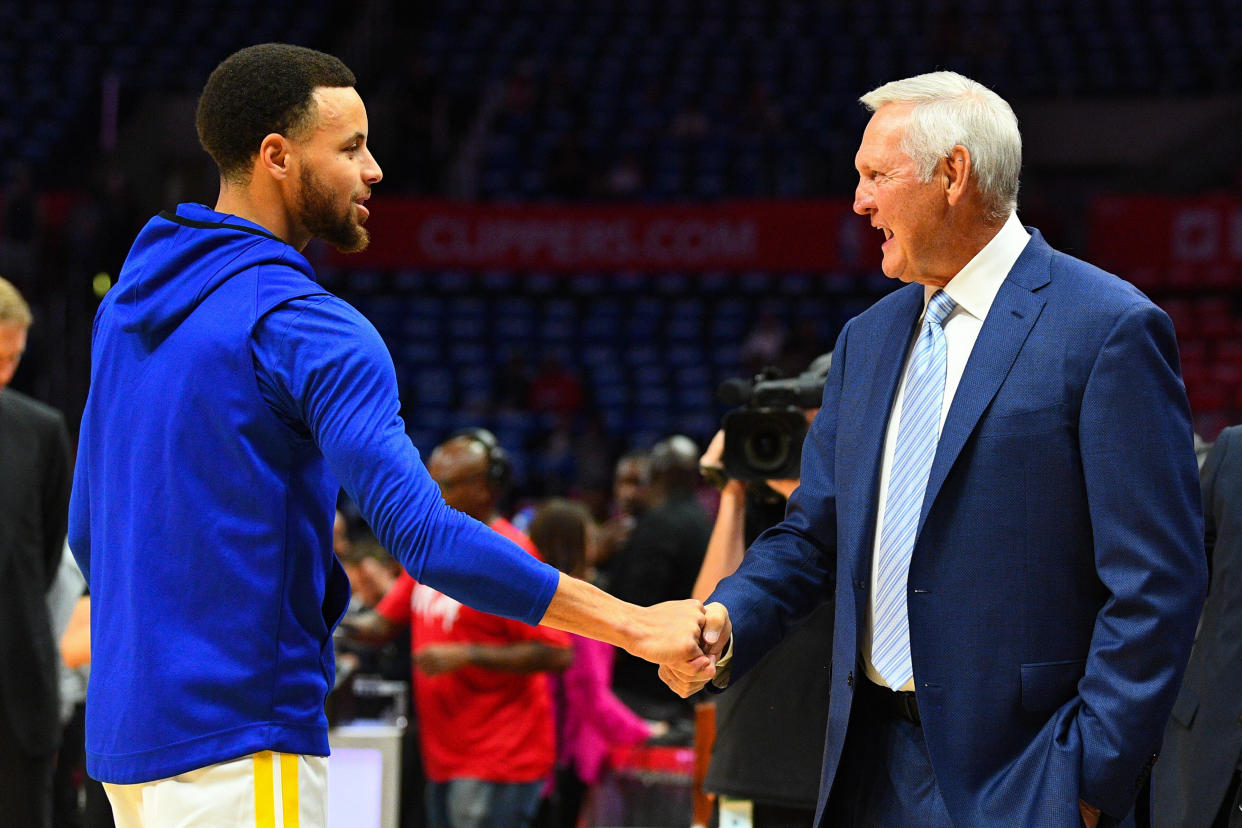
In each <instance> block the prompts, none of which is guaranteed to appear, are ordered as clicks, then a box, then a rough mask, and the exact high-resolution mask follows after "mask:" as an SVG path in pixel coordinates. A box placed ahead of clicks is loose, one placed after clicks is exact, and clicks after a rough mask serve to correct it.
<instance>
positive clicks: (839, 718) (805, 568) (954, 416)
mask: <svg viewBox="0 0 1242 828" xmlns="http://www.w3.org/2000/svg"><path fill="white" fill-rule="evenodd" d="M862 103H863V104H864V105H865V106H866V107H868V109H870V110H871V111H872V112H873V113H874V114H873V115H872V118H871V121H870V122H869V123H868V125H867V128H866V131H865V132H864V134H863V138H862V143H861V146H860V147H859V150H858V153H857V155H856V157H855V166H856V167H857V169H858V175H859V181H858V187H857V190H856V193H855V201H854V210H855V212H857V213H859V214H861V215H864V216H867V217H868V218H869V219H870V221H871V224H872V226H874V227H875V228H876V229H877V230H879V231H881V232H882V233H883V242H882V244H883V265H882V266H883V270H884V273H885V275H887V276H888V277H890V278H893V279H898V280H900V281H903V282H908V283H910V284H909V285H908V286H906V287H904V288H901V289H899V290H897V291H895V292H893V293H892V294H890V295H889V296H887V297H885V298H884V299H882V300H881V301H879V302H878V303H876V305H875V306H873V307H872V308H870V309H869V310H867V311H866V312H865V313H863V314H861V315H859V316H858V317H857V318H855V319H853V320H851V321H850V322H849V323H848V324H847V325H846V326H845V328H844V329H843V330H842V332H841V335H840V338H839V339H838V341H837V345H836V349H835V352H834V353H835V357H834V359H833V363H832V369H831V371H830V373H829V375H828V380H827V384H826V387H825V390H824V402H823V408H822V409H821V410H820V413H819V416H818V417H817V418H816V419H815V423H814V425H813V426H812V428H811V431H810V434H809V435H808V437H807V441H806V445H805V448H804V453H803V459H802V485H801V487H800V488H799V489H798V490H797V491H796V492H795V493H794V495H793V497H792V498H791V499H790V501H789V507H788V512H787V514H786V518H785V521H784V522H783V523H782V524H780V525H779V526H777V527H774V528H773V529H771V530H769V531H768V532H767V533H766V534H764V535H763V536H762V537H761V538H760V539H759V540H757V541H756V542H755V544H754V546H753V547H752V549H751V550H750V551H749V552H748V554H747V555H746V558H745V561H744V563H743V564H742V566H741V567H740V568H739V570H738V571H737V573H736V574H735V575H734V576H732V577H730V578H727V579H725V580H724V581H722V582H721V584H720V586H719V587H718V588H717V590H716V592H715V593H714V594H713V596H712V597H711V598H710V599H709V601H710V602H712V603H710V604H709V606H708V619H709V623H708V626H707V627H706V628H705V633H704V639H705V641H706V642H707V643H709V644H710V645H711V650H712V652H713V653H718V654H719V655H720V659H719V663H717V664H715V665H714V666H712V667H709V668H705V669H703V670H701V671H699V672H697V673H689V672H678V671H675V670H672V669H670V668H667V667H665V668H661V675H662V676H663V677H664V679H665V681H666V682H668V683H669V685H670V686H671V687H673V689H674V690H676V691H677V692H679V693H681V694H683V695H684V694H688V693H691V692H694V691H695V690H697V689H698V688H700V687H702V686H703V685H704V684H705V683H706V682H708V681H711V682H712V683H713V684H714V685H716V686H717V687H720V686H725V685H727V683H728V681H729V680H730V679H731V678H736V677H737V676H739V675H740V674H742V673H744V672H745V671H746V670H747V669H748V668H750V667H751V666H753V665H754V664H755V663H756V662H757V661H758V660H759V659H760V658H761V657H762V656H763V654H764V653H765V652H767V651H768V650H769V649H770V648H771V647H772V646H773V645H774V643H775V642H777V641H778V640H780V638H781V637H782V636H783V635H784V634H785V633H786V632H787V631H788V630H789V629H790V628H791V627H792V626H793V625H794V624H795V623H797V622H798V620H799V619H801V618H802V617H803V616H805V615H806V614H807V613H808V612H809V611H810V610H811V609H812V608H813V607H814V606H815V605H816V604H817V603H818V602H819V601H820V600H821V599H822V598H823V597H824V596H825V595H828V594H833V593H834V592H835V597H836V631H835V641H834V647H833V691H832V697H831V700H830V712H829V723H828V734H827V744H826V746H825V749H824V764H823V776H822V781H821V788H820V796H819V807H818V813H817V817H816V818H817V821H818V822H819V824H828V825H852V826H884V828H900V826H932V827H935V828H938V826H958V828H962V827H963V826H1002V825H1003V826H1066V828H1071V826H1077V825H1082V824H1085V825H1088V826H1094V825H1096V824H1097V823H1098V824H1104V825H1115V824H1130V823H1131V822H1132V821H1133V816H1132V809H1133V805H1134V801H1135V797H1136V794H1137V792H1138V791H1139V789H1140V788H1141V787H1142V785H1143V783H1144V781H1145V779H1146V776H1147V774H1148V772H1149V770H1150V767H1151V765H1152V763H1153V762H1154V759H1155V754H1156V753H1157V750H1158V748H1159V745H1160V738H1161V733H1162V731H1163V728H1164V724H1165V721H1166V719H1167V718H1168V715H1169V710H1170V708H1171V706H1172V704H1173V700H1174V698H1175V697H1176V695H1177V691H1178V686H1179V684H1180V682H1181V678H1182V673H1183V671H1184V669H1185V665H1186V659H1187V656H1188V653H1189V649H1190V645H1191V641H1192V639H1193V636H1194V629H1195V622H1196V619H1197V618H1198V614H1199V609H1200V606H1201V605H1202V602H1203V595H1204V590H1205V580H1206V572H1205V565H1204V560H1203V552H1202V548H1201V537H1202V517H1201V514H1200V505H1199V491H1198V483H1197V470H1196V465H1195V455H1194V448H1193V442H1192V440H1193V438H1192V430H1191V424H1190V413H1189V409H1188V406H1187V402H1186V395H1185V391H1184V388H1183V386H1182V382H1181V379H1180V377H1179V374H1178V356H1177V348H1176V344H1175V339H1174V334H1173V328H1172V325H1171V324H1170V322H1169V319H1168V317H1167V316H1166V315H1165V314H1164V313H1162V312H1161V311H1160V310H1159V309H1158V308H1157V307H1155V306H1154V305H1153V304H1152V303H1151V302H1150V301H1148V300H1147V299H1146V298H1145V297H1144V296H1143V295H1142V294H1140V293H1139V292H1138V291H1137V290H1135V289H1134V288H1133V287H1131V286H1130V285H1128V284H1127V283H1125V282H1123V281H1121V280H1120V279H1118V278H1117V277H1115V276H1112V275H1109V274H1107V273H1104V272H1103V271H1101V270H1099V269H1097V268H1094V267H1092V266H1090V265H1088V264H1086V263H1084V262H1082V261H1079V260H1076V259H1073V258H1071V257H1070V256H1067V255H1065V254H1063V253H1060V252H1058V251H1056V250H1053V249H1052V248H1051V247H1050V246H1049V245H1048V244H1047V243H1046V242H1045V241H1044V240H1043V238H1042V237H1041V236H1040V234H1039V232H1038V231H1035V230H1028V229H1026V228H1024V227H1023V226H1022V225H1021V224H1020V223H1019V222H1018V219H1017V216H1016V213H1015V208H1016V200H1017V191H1018V172H1019V168H1020V167H1021V138H1020V136H1019V133H1018V125H1017V119H1016V118H1015V117H1014V114H1013V111H1012V110H1011V109H1010V107H1009V105H1008V104H1007V103H1005V101H1004V100H1002V99H1001V98H1000V97H999V96H997V95H996V94H995V93H993V92H991V91H990V90H988V89H986V88H985V87H983V86H981V85H980V84H978V83H975V82H974V81H971V80H968V79H966V78H964V77H961V76H960V75H956V74H953V73H950V72H937V73H933V74H930V75H922V76H919V77H915V78H909V79H906V80H902V81H895V82H893V83H890V84H886V85H885V86H882V87H880V88H879V89H876V90H874V91H873V92H871V93H869V94H868V95H865V96H864V97H863V98H862Z"/></svg>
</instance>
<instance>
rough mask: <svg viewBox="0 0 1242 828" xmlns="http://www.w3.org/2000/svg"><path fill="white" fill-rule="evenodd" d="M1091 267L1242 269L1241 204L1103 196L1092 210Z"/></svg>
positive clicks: (1224, 199) (1220, 197)
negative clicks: (1217, 267) (1226, 267)
mask: <svg viewBox="0 0 1242 828" xmlns="http://www.w3.org/2000/svg"><path fill="white" fill-rule="evenodd" d="M1089 235H1090V239H1091V250H1090V255H1089V256H1088V258H1089V259H1090V260H1091V262H1092V264H1096V265H1099V266H1100V267H1103V268H1104V269H1106V270H1112V271H1116V272H1120V273H1125V272H1127V271H1129V270H1132V269H1143V268H1153V267H1155V268H1178V267H1182V266H1198V267H1204V268H1209V267H1213V266H1229V267H1232V266H1237V265H1242V198H1239V197H1238V196H1234V195H1230V194H1216V195H1206V196H1148V195H1121V196H1099V197H1097V198H1096V199H1095V200H1094V201H1093V202H1092V204H1091V215H1090V234H1089Z"/></svg>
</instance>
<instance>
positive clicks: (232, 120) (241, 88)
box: [196, 43, 357, 181]
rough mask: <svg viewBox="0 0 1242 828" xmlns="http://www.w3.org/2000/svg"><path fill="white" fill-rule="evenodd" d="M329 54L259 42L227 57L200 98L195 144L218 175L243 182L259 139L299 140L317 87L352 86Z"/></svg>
mask: <svg viewBox="0 0 1242 828" xmlns="http://www.w3.org/2000/svg"><path fill="white" fill-rule="evenodd" d="M356 82H357V81H356V79H355V78H354V73H353V72H351V71H349V67H348V66H346V65H345V64H344V63H342V62H341V61H340V60H339V59H337V58H335V57H333V56H332V55H328V54H324V53H323V52H316V51H315V50H314V49H307V48H305V47H302V46H291V45H289V44H287V43H260V44H258V45H257V46H248V47H246V48H245V49H242V50H241V51H238V52H234V53H233V54H231V55H229V56H228V57H227V58H225V59H224V60H223V61H222V62H221V63H220V65H219V66H217V67H216V68H215V71H213V72H212V73H211V77H209V78H208V79H207V85H206V86H204V87H203V94H202V95H201V96H200V97H199V99H198V114H197V118H196V122H197V126H198V140H199V143H201V144H202V145H203V149H205V150H207V152H208V154H209V155H211V157H212V159H214V160H215V162H216V166H217V167H219V168H220V175H221V176H222V177H224V178H225V179H227V180H233V181H236V180H245V179H247V178H248V177H249V174H250V165H251V162H252V160H253V159H254V156H255V154H256V153H258V151H259V145H260V144H261V143H263V139H264V138H265V137H266V136H267V135H269V134H271V133H273V132H275V133H278V134H280V135H286V136H289V137H297V134H298V133H299V132H300V131H301V130H304V129H306V128H307V127H308V126H309V125H310V120H311V117H312V115H313V113H314V109H315V105H314V99H313V98H312V96H311V93H312V92H313V91H314V90H315V88H316V87H318V86H327V87H344V86H353V85H354V84H355V83H356Z"/></svg>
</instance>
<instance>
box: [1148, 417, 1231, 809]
mask: <svg viewBox="0 0 1242 828" xmlns="http://www.w3.org/2000/svg"><path fill="white" fill-rule="evenodd" d="M1202 477H1203V484H1202V488H1203V516H1204V540H1205V543H1206V549H1207V556H1208V568H1209V572H1210V578H1209V581H1208V595H1207V602H1206V603H1205V604H1204V606H1203V617H1202V619H1201V620H1200V622H1199V631H1198V634H1197V635H1196V637H1195V645H1194V649H1193V650H1191V653H1190V664H1189V665H1188V666H1187V668H1186V677H1185V679H1183V681H1182V689H1181V691H1180V693H1179V694H1178V696H1177V701H1176V702H1175V703H1174V705H1173V715H1172V717H1171V718H1170V719H1169V723H1168V725H1167V727H1166V728H1165V731H1164V747H1163V748H1162V749H1161V752H1160V761H1158V762H1157V763H1156V766H1155V768H1154V769H1153V770H1152V777H1151V824H1152V825H1153V826H1156V828H1165V826H1177V828H1238V826H1240V825H1242V787H1240V786H1239V779H1240V778H1242V772H1240V771H1239V768H1240V767H1242V765H1240V763H1242V727H1239V725H1240V724H1242V601H1239V600H1238V599H1239V596H1242V426H1233V427H1231V428H1227V429H1225V430H1224V431H1222V432H1221V434H1220V437H1218V438H1217V440H1216V445H1215V446H1214V447H1213V448H1212V450H1211V453H1210V454H1209V455H1208V459H1207V462H1206V463H1205V464H1204V466H1203V472H1202Z"/></svg>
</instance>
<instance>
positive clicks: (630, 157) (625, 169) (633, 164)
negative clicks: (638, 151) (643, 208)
mask: <svg viewBox="0 0 1242 828" xmlns="http://www.w3.org/2000/svg"><path fill="white" fill-rule="evenodd" d="M646 181H647V172H646V170H644V169H643V165H642V162H641V161H639V160H638V156H636V155H635V154H634V153H632V152H627V153H625V154H624V155H622V156H621V157H620V158H618V159H617V161H616V163H614V164H613V165H612V166H611V167H609V169H608V171H607V172H606V173H604V180H603V182H602V188H603V194H604V195H605V196H607V197H610V198H632V197H634V196H636V195H638V192H639V191H640V190H641V189H642V188H643V185H644V184H645V183H646Z"/></svg>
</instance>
